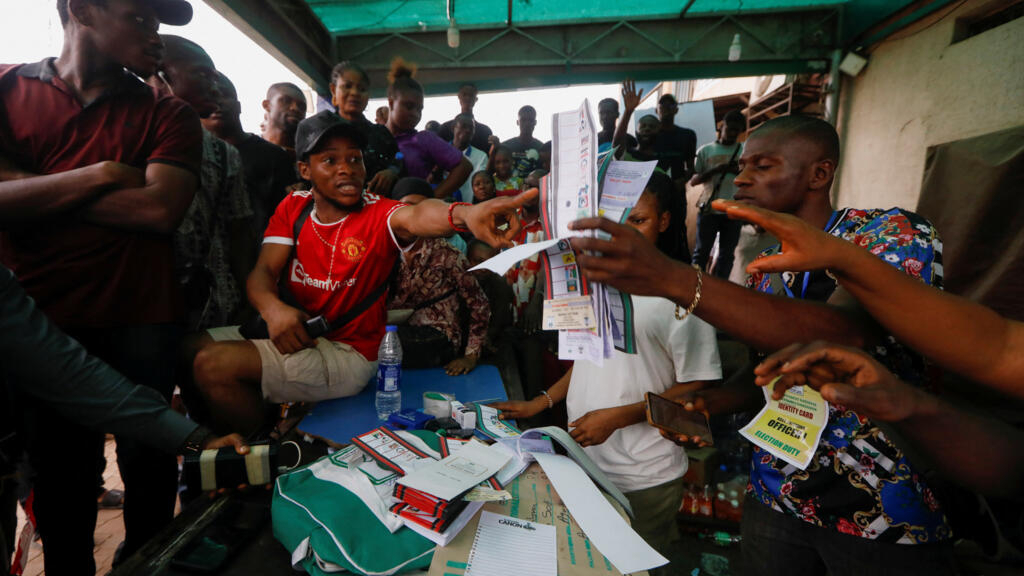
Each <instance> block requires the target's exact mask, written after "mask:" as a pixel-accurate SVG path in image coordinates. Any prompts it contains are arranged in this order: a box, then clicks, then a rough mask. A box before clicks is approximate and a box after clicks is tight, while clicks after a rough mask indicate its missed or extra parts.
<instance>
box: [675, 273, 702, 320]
mask: <svg viewBox="0 0 1024 576" xmlns="http://www.w3.org/2000/svg"><path fill="white" fill-rule="evenodd" d="M692 266H693V269H694V270H696V271H697V287H696V288H694V290H693V301H692V302H690V305H689V306H687V307H686V310H685V311H684V312H683V313H682V314H680V313H679V304H676V320H682V319H683V318H686V317H687V316H689V315H690V314H693V311H694V310H696V309H697V304H700V289H701V286H703V285H704V271H703V270H701V269H700V266H697V265H696V264H692Z"/></svg>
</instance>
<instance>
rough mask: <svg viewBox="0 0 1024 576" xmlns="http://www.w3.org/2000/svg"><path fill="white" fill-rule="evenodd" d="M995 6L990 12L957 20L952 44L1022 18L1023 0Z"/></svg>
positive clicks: (1014, 0)
mask: <svg viewBox="0 0 1024 576" xmlns="http://www.w3.org/2000/svg"><path fill="white" fill-rule="evenodd" d="M995 4H996V6H995V7H993V8H992V9H990V10H986V11H983V12H981V13H978V14H974V15H972V16H967V17H964V18H959V19H957V21H956V26H955V27H954V29H953V43H954V44H955V43H957V42H962V41H964V40H967V39H968V38H971V37H973V36H977V35H978V34H981V33H982V32H987V31H989V30H991V29H993V28H995V27H997V26H1002V25H1003V24H1006V23H1007V22H1010V21H1011V20H1016V19H1017V18H1020V17H1021V16H1024V0H1013V1H1012V2H996V3H995Z"/></svg>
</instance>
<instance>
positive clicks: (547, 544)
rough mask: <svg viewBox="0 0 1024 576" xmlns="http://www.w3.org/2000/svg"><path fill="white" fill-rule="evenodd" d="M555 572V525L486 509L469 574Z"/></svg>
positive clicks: (545, 575) (547, 575) (548, 575)
mask: <svg viewBox="0 0 1024 576" xmlns="http://www.w3.org/2000/svg"><path fill="white" fill-rule="evenodd" d="M513 573H514V574H516V575H517V576H556V575H557V574H558V541H557V536H556V534H555V527H554V526H552V525H550V524H540V523H537V522H530V521H528V520H522V519H519V518H513V517H511V516H505V515H502V514H495V513H493V512H488V511H487V510H484V511H483V512H482V513H481V514H480V524H479V525H478V526H477V529H476V539H475V540H474V541H473V548H472V550H470V552H469V562H468V565H467V566H466V576H507V575H508V574H513Z"/></svg>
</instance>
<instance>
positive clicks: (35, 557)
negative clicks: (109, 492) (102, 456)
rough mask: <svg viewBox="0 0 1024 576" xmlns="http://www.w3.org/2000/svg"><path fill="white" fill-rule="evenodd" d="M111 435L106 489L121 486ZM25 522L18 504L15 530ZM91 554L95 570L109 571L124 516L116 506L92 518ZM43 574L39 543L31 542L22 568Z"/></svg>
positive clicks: (32, 575) (35, 574)
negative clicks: (92, 540) (94, 526)
mask: <svg viewBox="0 0 1024 576" xmlns="http://www.w3.org/2000/svg"><path fill="white" fill-rule="evenodd" d="M115 446H116V445H115V443H114V439H113V437H112V436H107V442H106V447H105V452H106V456H107V469H106V470H104V471H103V479H104V482H105V483H104V485H105V486H106V487H107V489H113V488H116V489H118V490H121V489H123V488H124V485H123V484H122V483H121V475H120V474H119V473H118V470H117V453H116V450H115ZM24 522H25V517H24V515H23V514H22V511H21V508H20V507H19V508H18V533H19V534H20V533H21V525H22V524H23V523H24ZM94 538H95V541H96V548H95V558H96V574H97V575H103V574H106V573H107V572H110V565H111V562H112V561H113V559H114V551H116V550H117V545H118V544H120V543H121V541H122V540H124V520H123V519H122V514H121V511H120V510H100V511H99V516H98V517H97V519H96V533H95V536H94ZM40 574H45V572H44V571H43V546H42V544H41V543H39V542H34V543H33V544H32V550H31V552H30V553H29V560H28V566H27V567H26V568H25V576H39V575H40Z"/></svg>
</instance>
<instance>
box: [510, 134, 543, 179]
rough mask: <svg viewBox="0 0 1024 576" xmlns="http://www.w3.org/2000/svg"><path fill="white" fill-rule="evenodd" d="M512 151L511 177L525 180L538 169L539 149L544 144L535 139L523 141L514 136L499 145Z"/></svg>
mask: <svg viewBox="0 0 1024 576" xmlns="http://www.w3.org/2000/svg"><path fill="white" fill-rule="evenodd" d="M501 145H502V146H504V147H506V148H508V149H509V150H511V151H512V175H513V176H519V177H520V178H526V177H527V176H529V175H530V172H533V171H534V170H536V169H537V168H538V167H540V149H541V147H542V146H544V143H543V142H541V141H540V140H537V139H536V138H532V137H531V138H530V139H529V140H523V139H521V138H519V136H516V137H515V138H512V139H510V140H506V141H504V142H502V143H501Z"/></svg>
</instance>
